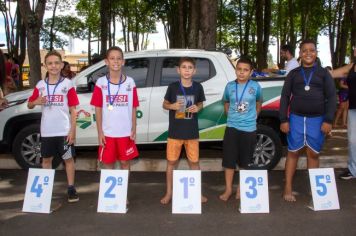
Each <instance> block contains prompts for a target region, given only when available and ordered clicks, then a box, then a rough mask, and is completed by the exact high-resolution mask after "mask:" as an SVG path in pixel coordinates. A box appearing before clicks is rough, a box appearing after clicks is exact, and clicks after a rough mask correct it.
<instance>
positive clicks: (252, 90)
mask: <svg viewBox="0 0 356 236" xmlns="http://www.w3.org/2000/svg"><path fill="white" fill-rule="evenodd" d="M248 93H249V94H252V95H255V94H256V90H255V89H254V88H250V89H249V90H248Z"/></svg>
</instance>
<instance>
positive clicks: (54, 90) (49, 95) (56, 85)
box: [45, 77, 63, 102]
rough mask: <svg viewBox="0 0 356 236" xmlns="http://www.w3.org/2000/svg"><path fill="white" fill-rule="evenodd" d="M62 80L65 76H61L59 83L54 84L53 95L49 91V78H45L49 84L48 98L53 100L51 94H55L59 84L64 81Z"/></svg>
mask: <svg viewBox="0 0 356 236" xmlns="http://www.w3.org/2000/svg"><path fill="white" fill-rule="evenodd" d="M62 81H63V78H62V77H59V79H58V81H57V83H56V84H55V86H54V89H53V93H52V95H51V94H50V92H49V78H47V80H46V79H45V82H46V84H47V96H48V98H49V100H50V101H51V99H52V98H51V96H53V95H54V93H55V92H56V89H57V87H58V85H59V84H60V82H62ZM50 101H49V102H50Z"/></svg>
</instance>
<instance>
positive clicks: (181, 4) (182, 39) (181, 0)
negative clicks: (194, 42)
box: [177, 0, 186, 48]
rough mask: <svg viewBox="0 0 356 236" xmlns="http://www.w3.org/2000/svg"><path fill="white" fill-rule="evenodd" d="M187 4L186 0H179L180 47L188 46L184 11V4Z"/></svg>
mask: <svg viewBox="0 0 356 236" xmlns="http://www.w3.org/2000/svg"><path fill="white" fill-rule="evenodd" d="M185 4H186V1H185V0H178V22H179V25H178V27H179V28H178V31H179V33H178V35H177V36H178V40H179V46H178V48H185V46H186V41H185V35H186V31H185V26H186V25H185V18H186V15H185V12H184V6H185Z"/></svg>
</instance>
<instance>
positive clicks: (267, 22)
mask: <svg viewBox="0 0 356 236" xmlns="http://www.w3.org/2000/svg"><path fill="white" fill-rule="evenodd" d="M271 14H272V1H271V0H265V12H264V27H263V64H262V65H261V66H262V67H261V68H267V67H268V64H267V54H268V46H269V36H270V33H271V21H272V19H271Z"/></svg>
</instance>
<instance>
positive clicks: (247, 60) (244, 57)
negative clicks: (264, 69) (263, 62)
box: [236, 56, 253, 70]
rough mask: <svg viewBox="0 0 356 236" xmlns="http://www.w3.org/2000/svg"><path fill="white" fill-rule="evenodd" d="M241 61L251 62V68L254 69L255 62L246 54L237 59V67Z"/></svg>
mask: <svg viewBox="0 0 356 236" xmlns="http://www.w3.org/2000/svg"><path fill="white" fill-rule="evenodd" d="M239 63H244V64H249V65H250V68H251V70H253V63H252V61H251V59H250V58H248V57H246V56H242V57H240V59H239V60H238V61H237V63H236V67H237V65H238V64H239Z"/></svg>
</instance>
